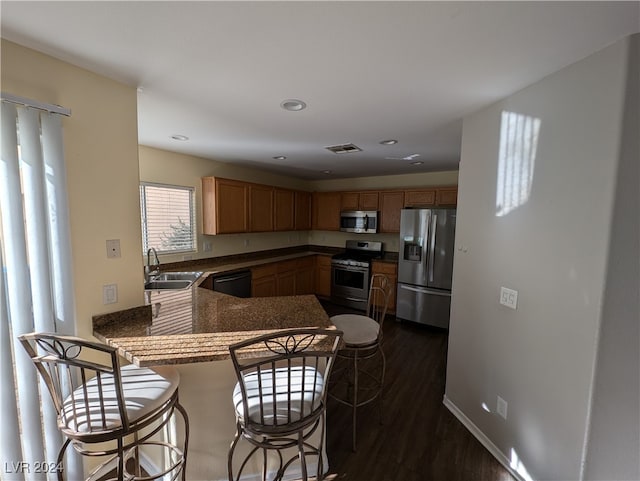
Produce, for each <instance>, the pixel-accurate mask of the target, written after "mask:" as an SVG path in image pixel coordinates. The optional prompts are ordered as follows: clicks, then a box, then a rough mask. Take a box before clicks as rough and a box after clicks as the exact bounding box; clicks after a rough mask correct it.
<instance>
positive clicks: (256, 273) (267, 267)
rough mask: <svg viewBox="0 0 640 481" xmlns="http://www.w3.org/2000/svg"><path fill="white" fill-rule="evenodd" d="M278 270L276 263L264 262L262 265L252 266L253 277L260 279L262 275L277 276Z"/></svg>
mask: <svg viewBox="0 0 640 481" xmlns="http://www.w3.org/2000/svg"><path fill="white" fill-rule="evenodd" d="M276 272H277V269H276V264H275V263H271V264H264V265H262V266H256V267H252V268H251V277H252V279H260V278H261V277H267V276H275V275H276Z"/></svg>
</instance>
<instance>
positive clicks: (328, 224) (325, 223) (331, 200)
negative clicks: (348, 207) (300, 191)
mask: <svg viewBox="0 0 640 481" xmlns="http://www.w3.org/2000/svg"><path fill="white" fill-rule="evenodd" d="M313 228H314V229H316V230H335V231H338V230H340V192H314V193H313Z"/></svg>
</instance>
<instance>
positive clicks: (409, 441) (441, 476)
mask: <svg viewBox="0 0 640 481" xmlns="http://www.w3.org/2000/svg"><path fill="white" fill-rule="evenodd" d="M323 306H324V307H325V310H326V311H327V313H328V314H329V315H330V316H331V315H335V314H339V313H343V312H349V310H348V309H345V308H342V307H339V306H335V305H333V304H329V303H323ZM383 346H384V352H385V356H386V359H387V375H386V380H385V386H384V389H385V390H384V393H385V397H384V405H383V406H384V409H383V417H382V420H383V424H382V425H381V424H380V416H379V413H380V411H379V405H378V403H377V401H374V402H373V403H371V404H369V405H366V406H363V407H361V408H359V410H358V425H357V431H358V449H357V451H356V452H353V451H352V450H351V426H352V425H351V410H350V408H348V407H347V406H344V405H342V404H339V403H338V402H336V401H333V400H331V401H330V402H329V405H328V415H327V419H328V421H327V453H328V456H329V464H330V466H329V473H330V476H329V479H349V480H354V481H360V480H362V481H425V480H428V481H430V480H433V481H440V480H442V481H445V480H446V481H514V480H515V478H513V477H512V476H511V475H510V473H509V472H508V471H507V470H506V469H505V468H504V467H503V466H502V465H501V464H500V463H498V461H497V460H496V459H495V458H494V457H493V456H492V455H491V454H490V453H489V452H488V451H487V450H486V449H485V448H484V446H482V445H481V444H480V442H479V441H478V440H477V439H476V438H475V437H474V436H473V435H472V434H471V433H470V432H469V431H467V429H466V428H465V427H464V426H463V425H462V424H461V423H460V422H459V421H458V420H457V419H456V418H455V417H454V416H453V414H451V413H450V412H449V410H448V409H447V408H446V407H445V406H444V405H443V404H442V398H443V395H444V387H445V367H446V357H447V333H446V332H445V331H442V330H437V329H431V328H428V327H426V326H421V325H414V324H411V323H405V322H403V323H399V322H396V321H395V320H394V319H387V321H386V322H385V324H384V343H383Z"/></svg>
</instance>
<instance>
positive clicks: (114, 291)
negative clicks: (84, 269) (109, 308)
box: [102, 284, 118, 304]
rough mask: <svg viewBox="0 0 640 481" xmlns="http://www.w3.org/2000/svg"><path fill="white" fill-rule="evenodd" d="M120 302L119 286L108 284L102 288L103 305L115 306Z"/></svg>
mask: <svg viewBox="0 0 640 481" xmlns="http://www.w3.org/2000/svg"><path fill="white" fill-rule="evenodd" d="M116 302H118V285H117V284H107V285H104V286H102V303H103V304H115V303H116Z"/></svg>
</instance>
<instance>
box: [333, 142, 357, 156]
mask: <svg viewBox="0 0 640 481" xmlns="http://www.w3.org/2000/svg"><path fill="white" fill-rule="evenodd" d="M325 149H327V150H330V151H331V152H333V153H334V154H351V153H353V152H362V149H361V148H360V147H358V146H357V145H353V144H343V145H332V146H331V147H325Z"/></svg>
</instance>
